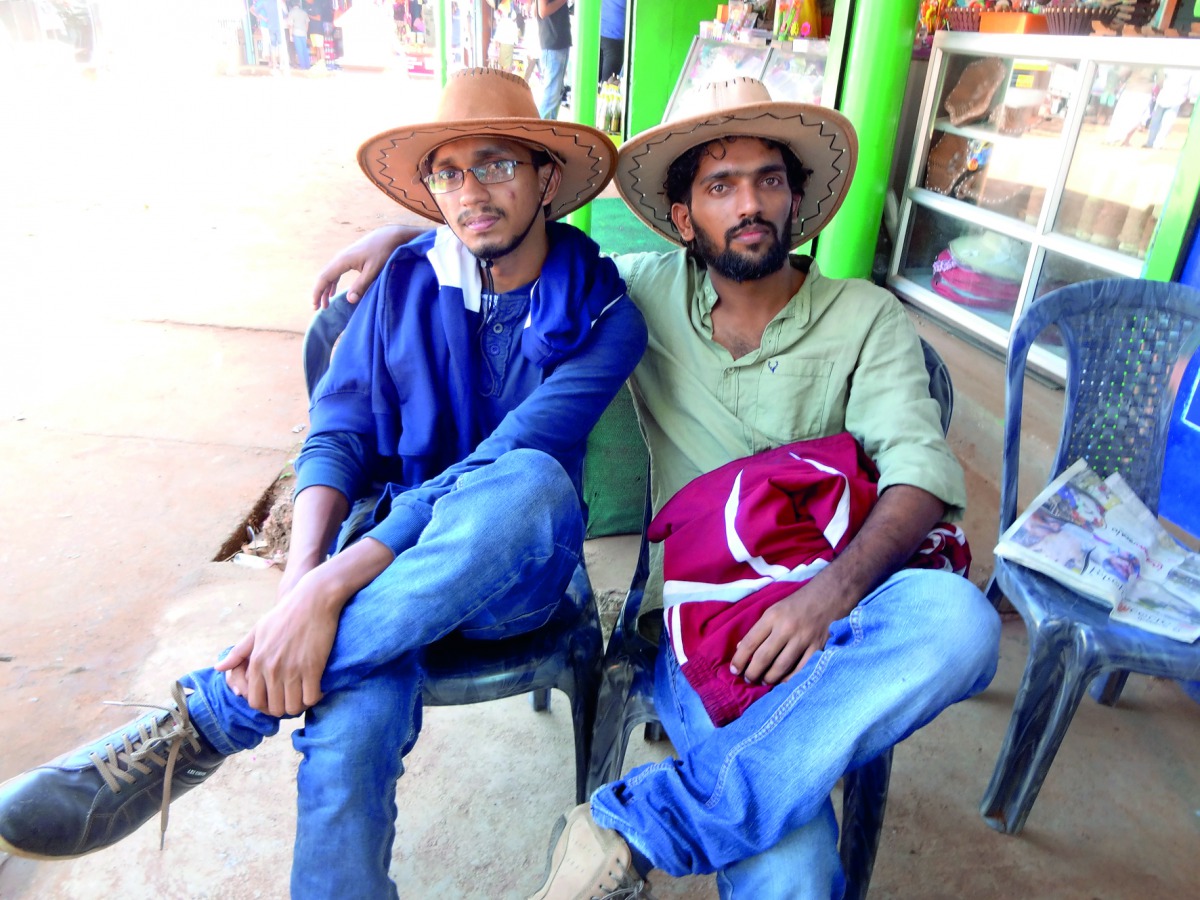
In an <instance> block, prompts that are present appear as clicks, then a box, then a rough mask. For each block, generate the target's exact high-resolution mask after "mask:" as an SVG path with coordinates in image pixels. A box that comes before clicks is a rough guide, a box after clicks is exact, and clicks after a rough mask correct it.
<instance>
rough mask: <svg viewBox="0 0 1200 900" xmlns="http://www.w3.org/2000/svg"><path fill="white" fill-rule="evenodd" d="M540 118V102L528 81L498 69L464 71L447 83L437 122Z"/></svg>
mask: <svg viewBox="0 0 1200 900" xmlns="http://www.w3.org/2000/svg"><path fill="white" fill-rule="evenodd" d="M536 118H538V109H537V103H536V102H535V101H534V99H533V91H532V90H530V88H529V84H528V83H527V82H526V81H525V79H523V78H518V77H517V76H516V75H513V74H511V73H509V72H502V71H500V70H498V69H463V70H461V71H459V72H456V73H455V74H454V75H452V76H451V77H450V78H449V79H448V80H447V82H446V89H445V91H443V92H442V98H441V101H440V102H439V103H438V110H437V118H436V119H435V120H434V121H436V122H461V121H464V120H468V121H469V120H472V119H479V120H481V121H491V120H493V119H536Z"/></svg>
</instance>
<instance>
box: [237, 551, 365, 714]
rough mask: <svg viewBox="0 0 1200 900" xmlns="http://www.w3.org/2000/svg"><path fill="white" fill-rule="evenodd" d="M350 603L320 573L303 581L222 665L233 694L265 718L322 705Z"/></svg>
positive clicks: (301, 580) (263, 619)
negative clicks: (339, 630)
mask: <svg viewBox="0 0 1200 900" xmlns="http://www.w3.org/2000/svg"><path fill="white" fill-rule="evenodd" d="M346 599H348V598H341V597H339V596H338V592H336V591H334V590H331V587H330V585H328V584H327V583H326V579H324V578H323V577H322V572H321V567H318V568H316V569H313V570H312V571H310V572H309V573H308V574H306V575H304V576H303V577H302V578H301V579H300V580H299V582H297V584H296V586H295V588H293V589H292V590H291V591H289V592H288V594H287V595H286V596H285V597H283V598H282V599H281V600H280V602H279V603H277V604H276V605H275V606H274V607H273V608H272V609H271V610H270V611H269V612H268V613H267V614H266V615H265V616H263V617H262V618H261V619H259V620H258V624H256V625H255V626H254V628H253V629H251V631H250V633H249V634H247V635H246V636H245V637H244V638H242V640H241V641H239V642H238V643H237V644H236V645H235V646H234V648H233V649H232V650H231V651H229V655H228V656H226V657H225V658H224V659H223V660H221V661H220V662H218V663H217V665H216V669H217V671H218V672H227V673H230V676H229V683H230V687H231V688H232V689H233V690H234V693H236V694H239V695H240V696H243V697H245V698H246V701H247V702H248V703H249V704H250V705H251V706H252V707H254V708H255V709H257V710H259V711H260V712H265V713H269V714H270V715H272V716H284V715H289V716H295V715H299V714H300V713H302V712H304V710H306V709H308V708H309V707H310V706H313V705H315V704H316V703H317V701H319V700H320V699H321V696H322V694H321V676H322V675H323V674H324V672H325V664H326V663H327V662H328V661H329V651H330V650H331V649H332V648H333V639H334V637H335V636H336V635H337V626H338V616H339V614H340V613H341V610H342V607H343V606H344V605H345V602H346Z"/></svg>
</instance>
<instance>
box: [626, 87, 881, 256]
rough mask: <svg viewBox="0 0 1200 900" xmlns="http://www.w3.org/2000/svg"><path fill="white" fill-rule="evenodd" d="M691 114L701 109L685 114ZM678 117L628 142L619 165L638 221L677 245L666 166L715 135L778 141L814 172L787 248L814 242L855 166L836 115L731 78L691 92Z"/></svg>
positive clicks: (852, 144) (851, 136)
mask: <svg viewBox="0 0 1200 900" xmlns="http://www.w3.org/2000/svg"><path fill="white" fill-rule="evenodd" d="M697 109H702V110H704V112H702V113H698V114H692V115H687V113H688V112H689V111H694V110H697ZM682 113H683V115H682V117H676V118H674V119H672V120H671V121H668V122H664V123H663V124H662V125H659V126H657V127H656V128H651V129H650V130H649V131H645V132H643V133H642V134H640V135H638V136H637V137H635V138H633V139H632V140H630V141H627V142H626V143H625V144H624V145H623V146H622V147H621V153H620V157H619V158H618V160H617V189H618V190H619V191H620V193H621V196H622V197H623V198H624V199H625V202H626V203H627V204H628V205H629V208H630V209H631V210H633V212H634V214H635V215H636V216H637V217H638V218H639V219H641V220H642V221H643V222H645V223H646V224H647V225H649V226H650V227H651V228H653V229H654V230H655V231H657V232H658V233H659V234H661V235H662V236H663V237H665V238H666V239H667V240H669V241H671V242H672V243H675V244H681V243H682V240H681V239H680V237H679V232H678V231H676V230H675V225H674V224H673V223H672V222H671V201H670V200H668V199H667V193H666V181H667V169H668V168H669V167H670V165H671V163H673V162H674V161H675V160H676V159H678V158H679V157H680V156H681V155H682V154H684V153H686V152H687V151H688V150H690V149H691V148H692V147H695V146H697V145H698V144H704V143H707V142H709V141H711V140H715V139H716V138H728V137H743V136H745V137H758V138H765V139H767V140H772V141H778V142H779V143H781V144H785V145H786V146H788V147H789V148H791V151H792V152H793V153H794V154H796V158H797V159H799V160H800V162H801V164H803V165H804V166H805V167H806V168H808V169H811V170H812V174H811V175H809V176H808V181H807V182H806V183H805V186H804V198H803V200H801V202H800V208H799V210H798V211H797V214H796V218H795V220H794V221H793V222H792V241H791V249H795V248H796V247H799V246H800V245H801V244H803V243H805V242H806V241H810V240H812V238H813V237H814V236H815V235H816V234H817V232H819V231H820V230H821V229H822V228H824V227H825V226H826V225H827V224H829V220H830V219H831V218H833V214H834V213H835V212H837V211H838V207H840V206H841V205H842V201H843V200H844V199H845V197H846V191H847V189H848V188H849V187H850V179H851V178H852V177H853V176H854V166H855V164H856V163H857V161H858V135H857V134H855V132H854V126H853V125H851V124H850V120H849V119H847V118H846V117H845V116H843V115H842V114H841V113H839V112H837V111H836V110H832V109H826V108H825V107H823V106H814V105H812V104H809V103H790V102H783V101H774V100H772V99H771V95H770V93H769V92H768V91H767V87H766V85H764V84H763V83H762V82H761V81H758V80H756V79H754V78H734V79H732V80H730V81H721V82H715V83H712V84H708V85H705V86H704V87H702V88H699V89H697V90H696V91H694V92H693V93H692V94H691V95H689V96H688V97H687V98H686V102H685V104H684V106H683V110H682Z"/></svg>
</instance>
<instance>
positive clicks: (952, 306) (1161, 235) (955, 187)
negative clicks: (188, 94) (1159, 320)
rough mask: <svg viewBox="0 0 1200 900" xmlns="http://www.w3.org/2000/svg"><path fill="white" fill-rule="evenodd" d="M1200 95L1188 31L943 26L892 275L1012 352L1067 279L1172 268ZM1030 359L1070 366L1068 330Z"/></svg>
mask: <svg viewBox="0 0 1200 900" xmlns="http://www.w3.org/2000/svg"><path fill="white" fill-rule="evenodd" d="M1197 95H1200V54H1198V53H1197V52H1196V48H1195V45H1194V43H1193V42H1191V41H1187V40H1181V39H1171V38H1118V37H1058V36H1043V35H1001V34H973V33H951V32H939V33H938V34H937V36H936V38H935V40H934V44H933V51H932V54H931V56H930V62H929V70H928V75H927V78H926V82H925V89H924V94H923V97H922V101H921V112H920V117H919V119H918V122H917V128H916V137H915V140H914V146H913V153H912V162H911V164H910V167H909V172H908V177H907V180H906V183H905V192H904V197H903V200H902V203H901V208H900V221H899V230H898V239H897V241H896V246H895V249H894V252H893V256H892V260H891V264H890V266H889V270H888V283H889V285H890V286H891V287H892V288H893V290H895V291H896V293H898V294H899V295H901V296H902V297H904V298H905V299H906V300H908V301H910V302H911V303H913V304H914V305H916V306H918V307H920V308H922V309H923V310H925V311H927V312H929V313H931V314H932V315H934V316H936V317H937V318H939V319H941V320H943V321H945V322H947V323H948V324H950V325H951V326H953V327H955V328H956V329H957V330H959V331H962V332H965V333H967V334H968V335H969V336H970V337H972V338H973V339H975V340H977V341H979V342H981V343H983V344H984V345H985V346H988V347H990V348H993V349H995V350H996V351H998V352H1003V351H1005V350H1006V349H1007V346H1008V334H1009V331H1010V330H1011V327H1012V324H1013V322H1014V320H1015V318H1016V316H1017V315H1018V314H1019V312H1020V310H1021V309H1022V307H1023V306H1024V305H1025V304H1026V303H1029V302H1031V301H1032V300H1034V299H1036V298H1037V297H1040V296H1041V295H1042V294H1044V293H1046V292H1047V291H1049V290H1052V289H1053V288H1055V287H1059V286H1061V285H1064V284H1071V283H1074V282H1077V281H1084V280H1086V279H1090V278H1111V277H1114V276H1119V277H1128V278H1143V277H1152V278H1160V279H1163V278H1170V277H1171V274H1172V272H1173V271H1174V268H1175V262H1176V260H1177V259H1178V257H1179V255H1180V252H1181V248H1182V245H1183V240H1184V235H1185V232H1186V231H1187V225H1188V221H1189V219H1190V217H1191V216H1192V214H1193V211H1194V208H1195V202H1196V196H1197V185H1198V184H1200V128H1191V124H1192V121H1193V119H1194V118H1195V117H1194V116H1193V115H1192V109H1193V108H1194V105H1195V101H1196V99H1197ZM1030 363H1031V365H1032V366H1033V367H1034V368H1036V369H1037V370H1039V371H1040V372H1041V373H1042V374H1044V375H1049V376H1051V377H1054V378H1061V377H1062V374H1063V362H1062V356H1061V351H1060V350H1059V348H1057V347H1056V346H1055V345H1054V343H1053V340H1052V339H1046V340H1044V341H1043V342H1042V344H1041V345H1040V346H1036V347H1034V348H1033V352H1032V353H1031V355H1030Z"/></svg>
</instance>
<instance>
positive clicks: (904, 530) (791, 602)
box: [730, 484, 946, 684]
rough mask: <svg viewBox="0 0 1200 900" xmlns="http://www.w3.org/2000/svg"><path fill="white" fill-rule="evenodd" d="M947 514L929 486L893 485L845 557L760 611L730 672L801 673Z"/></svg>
mask: <svg viewBox="0 0 1200 900" xmlns="http://www.w3.org/2000/svg"><path fill="white" fill-rule="evenodd" d="M945 513H946V506H945V504H944V503H942V501H941V500H939V499H938V498H937V497H935V496H934V495H933V494H930V493H929V492H928V491H925V490H922V489H921V488H918V487H913V486H912V485H907V484H898V485H893V486H892V487H889V488H888V489H887V490H885V491H884V492H883V494H881V495H880V497H879V500H878V502H877V503H876V504H875V506H874V508H873V509H872V510H871V512H870V514H869V515H868V516H867V520H866V522H864V523H863V527H862V528H861V529H860V530H859V532H858V534H856V535H855V536H854V538H853V539H852V540H851V541H850V543H849V544H848V545H847V546H846V549H845V550H843V551H842V553H841V555H840V556H838V557H837V558H836V559H835V560H834V561H833V562H831V563H830V564H829V565H828V566H826V567H825V568H824V569H822V570H821V571H820V572H818V573H817V575H816V577H814V578H813V579H812V580H811V581H809V582H808V583H806V584H805V585H804V586H803V587H801V588H800V589H799V590H797V591H796V592H795V593H793V594H791V595H790V596H788V597H785V598H784V599H783V600H780V601H779V602H778V603H776V604H775V605H774V606H772V607H770V608H769V609H767V610H766V612H764V613H763V614H762V617H761V618H760V619H759V620H758V621H757V622H756V623H755V624H754V627H753V628H751V629H750V630H749V631H748V632H747V633H746V636H745V637H744V638H742V639H741V641H739V642H738V649H737V652H736V653H734V655H733V659H732V660H731V661H730V670H731V671H732V672H733V673H734V674H735V675H742V676H743V677H744V678H745V679H746V680H747V681H752V682H757V681H760V680H761V681H763V682H765V683H766V684H778V683H779V682H781V681H786V680H787V679H788V678H790V677H791V676H792V675H793V674H794V673H796V672H798V671H800V669H802V668H804V666H805V664H806V663H807V662H808V660H809V659H810V658H811V657H812V655H813V654H814V653H816V652H817V651H818V650H820V649H822V648H823V647H824V646H825V642H826V641H827V640H828V639H829V626H830V625H831V624H833V623H834V622H836V621H837V620H838V619H842V618H845V617H846V616H848V615H850V611H851V610H853V609H854V607H855V606H857V605H858V604H859V602H860V601H861V600H862V599H863V598H864V597H866V596H867V595H868V594H869V593H871V591H873V590H875V588H876V587H878V586H879V585H881V584H882V583H883V582H884V581H885V580H887V578H889V577H890V576H891V575H892V573H893V572H896V571H897V570H899V568H900V567H901V566H903V565H904V563H905V562H907V561H908V558H909V557H910V556H912V555H913V553H914V552H916V549H917V547H919V546H920V545H921V541H923V540H924V539H925V536H926V535H927V534H928V533H929V530H930V529H931V528H933V526H934V525H935V524H936V523H937V521H938V520H939V519H940V518H941V517H942V516H943V515H945Z"/></svg>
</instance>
